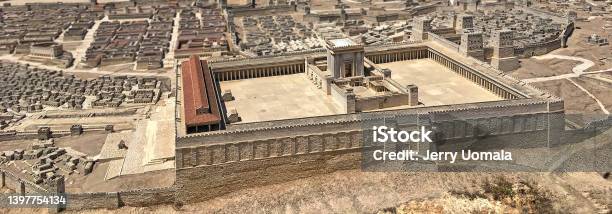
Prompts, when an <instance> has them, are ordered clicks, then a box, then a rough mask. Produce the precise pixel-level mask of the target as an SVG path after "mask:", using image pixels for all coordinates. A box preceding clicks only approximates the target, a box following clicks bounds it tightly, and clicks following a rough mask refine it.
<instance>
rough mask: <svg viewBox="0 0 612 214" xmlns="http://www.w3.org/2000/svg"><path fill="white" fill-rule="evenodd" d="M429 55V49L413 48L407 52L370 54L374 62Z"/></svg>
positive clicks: (369, 57) (420, 57)
mask: <svg viewBox="0 0 612 214" xmlns="http://www.w3.org/2000/svg"><path fill="white" fill-rule="evenodd" d="M426 56H427V50H412V51H406V52H395V53H385V54H378V55H373V56H368V59H369V60H371V61H372V62H374V63H387V62H395V61H403V60H412V59H422V58H425V57H426Z"/></svg>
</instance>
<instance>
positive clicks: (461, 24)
mask: <svg viewBox="0 0 612 214" xmlns="http://www.w3.org/2000/svg"><path fill="white" fill-rule="evenodd" d="M456 22H457V23H456V28H455V30H457V31H461V30H464V29H471V28H474V16H471V15H465V14H463V15H461V16H459V18H458V19H457V20H456Z"/></svg>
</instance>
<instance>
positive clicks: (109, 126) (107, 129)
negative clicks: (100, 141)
mask: <svg viewBox="0 0 612 214" xmlns="http://www.w3.org/2000/svg"><path fill="white" fill-rule="evenodd" d="M104 131H105V132H106V133H111V132H113V131H114V126H113V125H106V126H105V127H104Z"/></svg>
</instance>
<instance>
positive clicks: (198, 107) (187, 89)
mask: <svg viewBox="0 0 612 214" xmlns="http://www.w3.org/2000/svg"><path fill="white" fill-rule="evenodd" d="M181 77H182V80H183V103H184V104H183V111H184V117H185V118H184V120H185V126H199V125H210V124H217V123H220V121H221V113H220V111H219V106H218V105H217V103H218V102H217V95H216V93H215V88H214V83H213V79H212V75H211V72H210V69H208V63H207V62H206V60H203V61H200V59H199V58H198V57H197V56H195V55H194V56H191V57H190V58H189V60H187V61H184V62H183V63H181Z"/></svg>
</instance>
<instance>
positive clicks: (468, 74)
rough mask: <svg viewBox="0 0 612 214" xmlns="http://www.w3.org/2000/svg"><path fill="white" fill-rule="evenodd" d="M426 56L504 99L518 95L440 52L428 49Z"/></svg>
mask: <svg viewBox="0 0 612 214" xmlns="http://www.w3.org/2000/svg"><path fill="white" fill-rule="evenodd" d="M427 57H428V58H430V59H432V60H434V61H436V62H438V63H440V64H442V65H444V66H445V67H447V68H449V69H450V70H452V71H454V72H455V73H457V74H459V75H461V76H462V77H464V78H466V79H469V80H470V81H472V82H474V83H476V84H478V85H479V86H481V87H483V88H485V89H487V90H489V91H491V92H493V93H494V94H496V95H498V96H500V97H502V98H504V99H516V98H518V96H516V95H514V94H512V93H510V92H508V91H506V90H505V89H504V88H502V87H500V86H498V85H497V84H495V83H494V82H492V81H490V80H488V79H486V78H484V77H483V76H481V75H479V74H478V73H477V72H476V71H474V70H473V69H471V68H468V67H466V66H463V65H462V64H460V63H458V62H456V61H455V60H453V59H450V58H448V57H446V56H444V55H442V54H438V53H436V52H433V51H428V56H427Z"/></svg>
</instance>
